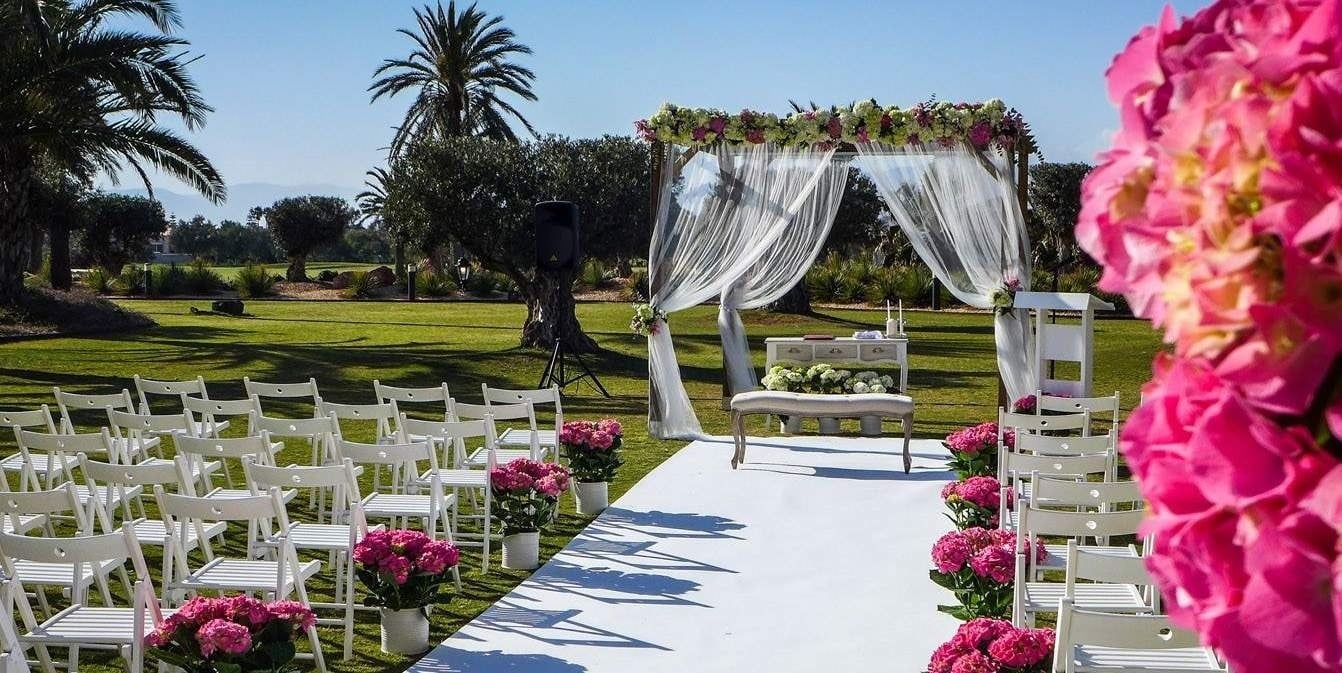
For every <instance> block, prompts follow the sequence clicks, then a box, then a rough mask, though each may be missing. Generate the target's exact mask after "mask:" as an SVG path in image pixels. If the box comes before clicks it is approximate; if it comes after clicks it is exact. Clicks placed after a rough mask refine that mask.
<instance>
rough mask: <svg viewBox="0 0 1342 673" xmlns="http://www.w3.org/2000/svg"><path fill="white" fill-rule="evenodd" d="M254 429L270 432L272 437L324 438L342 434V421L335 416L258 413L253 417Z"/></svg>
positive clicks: (254, 430) (255, 430)
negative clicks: (282, 416) (305, 416)
mask: <svg viewBox="0 0 1342 673" xmlns="http://www.w3.org/2000/svg"><path fill="white" fill-rule="evenodd" d="M252 431H253V432H268V433H270V436H271V437H302V438H305V439H324V438H330V437H338V436H340V423H339V422H337V421H336V419H335V417H334V416H318V417H315V418H278V417H275V416H263V415H256V416H254V417H253V418H252Z"/></svg>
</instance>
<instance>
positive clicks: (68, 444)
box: [15, 428, 120, 491]
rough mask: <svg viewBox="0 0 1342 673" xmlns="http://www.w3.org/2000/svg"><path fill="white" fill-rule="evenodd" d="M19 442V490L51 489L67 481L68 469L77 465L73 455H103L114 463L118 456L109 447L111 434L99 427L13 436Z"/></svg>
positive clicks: (19, 432) (113, 448) (18, 433)
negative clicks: (85, 430)
mask: <svg viewBox="0 0 1342 673" xmlns="http://www.w3.org/2000/svg"><path fill="white" fill-rule="evenodd" d="M15 436H16V438H17V439H18V441H19V457H20V460H21V462H22V464H23V471H22V472H21V473H20V475H21V476H20V478H19V490H20V491H28V490H35V489H46V490H51V489H52V488H54V487H55V486H56V484H58V483H60V481H58V480H64V479H67V478H69V474H70V469H71V468H73V467H74V466H75V464H76V463H78V462H79V459H78V458H76V457H75V456H76V454H79V453H89V454H95V455H106V456H108V457H109V460H113V461H115V460H116V457H117V455H118V454H119V453H120V452H119V451H117V450H116V448H115V447H114V446H113V444H112V433H110V432H108V431H107V428H103V429H102V430H100V431H98V432H90V433H85V434H64V433H55V434H53V433H48V432H30V431H28V430H19V431H18V432H16V433H15Z"/></svg>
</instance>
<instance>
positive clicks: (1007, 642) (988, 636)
mask: <svg viewBox="0 0 1342 673" xmlns="http://www.w3.org/2000/svg"><path fill="white" fill-rule="evenodd" d="M1053 641H1054V635H1053V631H1052V630H1050V629H1029V628H1018V627H1015V626H1012V625H1011V622H1008V621H1006V620H1004V619H993V618H988V617H979V618H976V619H971V620H969V621H967V622H965V623H964V624H961V625H960V628H959V629H958V630H956V632H955V635H954V636H953V637H952V638H951V639H950V640H949V641H947V642H945V643H944V644H942V645H941V646H940V647H938V648H937V649H936V650H935V651H934V652H933V653H932V659H931V661H930V662H929V663H928V671H929V673H956V672H957V671H1003V672H1004V673H1006V672H1010V673H1043V671H1045V670H1047V667H1048V666H1049V665H1051V664H1052V658H1053ZM962 662H963V663H962Z"/></svg>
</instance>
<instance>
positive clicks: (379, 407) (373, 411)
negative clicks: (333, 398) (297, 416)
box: [317, 398, 400, 437]
mask: <svg viewBox="0 0 1342 673" xmlns="http://www.w3.org/2000/svg"><path fill="white" fill-rule="evenodd" d="M399 413H400V412H399V411H398V410H397V408H396V400H392V401H390V402H385V403H382V402H379V403H375V404H340V403H337V402H327V401H325V400H323V399H320V398H318V400H317V414H318V415H319V416H335V417H336V421H337V422H339V421H371V422H372V423H373V427H374V430H375V432H376V433H377V434H376V436H377V437H390V436H392V434H393V430H392V425H393V424H394V423H395V422H396V419H397V417H398V415H399Z"/></svg>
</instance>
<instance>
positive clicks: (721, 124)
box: [708, 117, 727, 134]
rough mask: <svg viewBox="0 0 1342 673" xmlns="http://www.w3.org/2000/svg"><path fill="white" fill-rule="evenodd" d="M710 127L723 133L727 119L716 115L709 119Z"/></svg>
mask: <svg viewBox="0 0 1342 673" xmlns="http://www.w3.org/2000/svg"><path fill="white" fill-rule="evenodd" d="M708 128H710V129H713V132H714V133H717V134H721V133H722V129H725V128H727V120H726V119H724V118H722V117H714V118H712V119H710V120H708Z"/></svg>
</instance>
